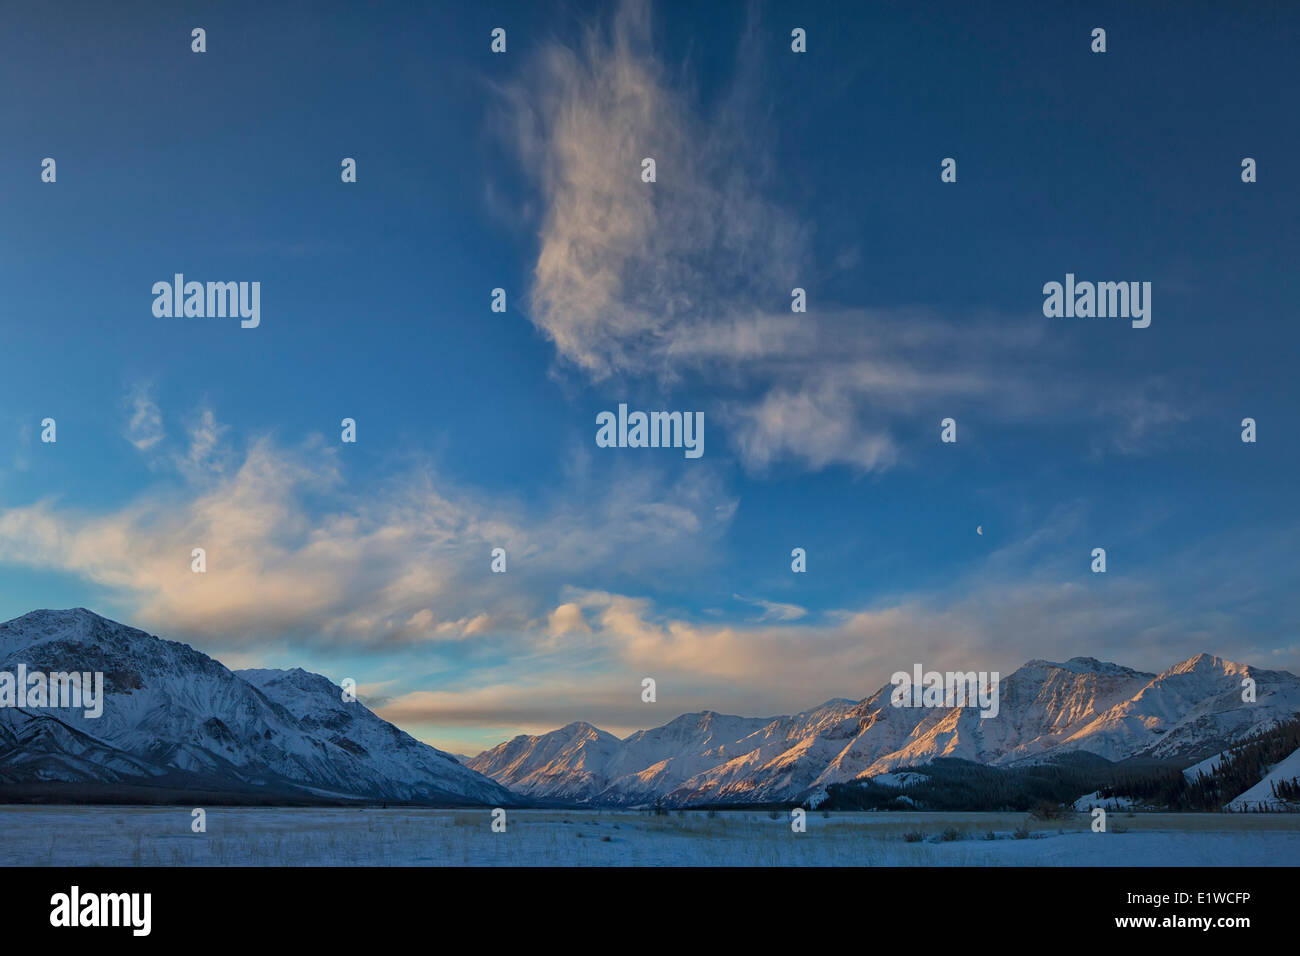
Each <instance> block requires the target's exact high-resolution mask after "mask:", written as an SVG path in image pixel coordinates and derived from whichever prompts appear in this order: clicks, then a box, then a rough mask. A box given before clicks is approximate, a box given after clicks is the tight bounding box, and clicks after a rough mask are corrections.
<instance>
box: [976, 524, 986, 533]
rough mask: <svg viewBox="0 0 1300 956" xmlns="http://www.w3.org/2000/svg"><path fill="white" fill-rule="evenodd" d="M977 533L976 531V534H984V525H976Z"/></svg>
mask: <svg viewBox="0 0 1300 956" xmlns="http://www.w3.org/2000/svg"><path fill="white" fill-rule="evenodd" d="M975 533H976V534H983V533H984V526H983V525H979V526H978V527H976V528H975Z"/></svg>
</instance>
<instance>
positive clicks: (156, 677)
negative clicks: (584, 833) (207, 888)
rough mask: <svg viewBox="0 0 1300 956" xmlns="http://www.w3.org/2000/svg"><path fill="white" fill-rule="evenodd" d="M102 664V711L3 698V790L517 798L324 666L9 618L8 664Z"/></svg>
mask: <svg viewBox="0 0 1300 956" xmlns="http://www.w3.org/2000/svg"><path fill="white" fill-rule="evenodd" d="M20 664H22V665H25V667H26V669H27V671H28V672H29V673H31V672H34V671H39V672H46V673H49V672H60V671H80V672H86V671H91V672H102V673H103V675H104V697H105V700H104V704H103V713H102V715H101V716H99V717H98V718H95V717H86V716H85V715H84V713H83V711H82V710H79V709H66V708H65V709H34V708H30V707H27V708H22V707H0V797H5V796H8V797H9V798H11V799H72V800H78V801H79V800H96V799H109V800H122V801H131V802H138V801H148V800H150V799H151V798H153V799H165V798H166V795H168V794H176V793H180V792H190V793H192V792H203V793H208V794H213V795H215V797H216V799H227V800H232V801H246V800H258V801H265V802H275V803H285V802H289V803H293V802H322V801H350V800H362V801H368V802H381V801H392V802H409V803H421V804H428V803H435V804H457V805H463V804H493V805H500V804H506V805H510V804H514V803H517V800H516V799H515V798H514V797H512V795H511V794H510V793H509V791H508V790H507V789H506V788H504V787H502V786H501V785H500V784H497V783H495V782H493V781H491V780H489V779H487V778H486V777H484V776H482V775H480V774H478V773H476V772H475V771H473V770H470V769H468V768H467V767H465V766H464V765H462V764H461V763H460V762H459V761H457V760H455V759H454V758H453V757H451V756H450V755H449V754H445V753H443V752H442V751H440V750H437V749H435V748H433V747H430V746H429V745H428V744H424V743H421V742H420V741H418V740H416V739H415V738H413V737H411V736H410V735H409V734H406V733H404V732H402V731H401V730H399V729H397V728H396V727H394V726H393V725H392V724H390V723H388V722H387V721H384V720H382V719H380V718H379V717H377V716H376V715H375V714H373V713H372V712H371V711H369V710H368V709H366V707H365V706H364V705H363V704H361V703H360V702H359V701H354V702H350V703H349V702H344V700H343V691H342V689H341V688H339V687H337V686H335V685H334V684H333V683H331V682H330V681H329V680H327V679H326V678H324V677H321V676H319V675H317V674H309V673H307V672H306V671H303V670H300V669H295V670H289V671H282V670H246V671H232V670H229V669H228V668H226V667H225V666H224V665H222V664H220V663H218V662H217V661H215V660H213V659H212V658H210V657H208V656H207V655H205V654H201V653H199V652H198V651H196V650H194V649H193V648H192V647H189V646H188V645H186V644H180V643H177V642H175V641H165V640H162V639H160V638H157V637H153V636H151V635H149V634H146V633H145V632H144V631H140V630H137V629H136V628H133V627H127V626H125V625H122V624H118V623H117V622H115V621H110V620H107V619H105V618H103V617H100V616H99V615H97V614H94V613H92V612H90V611H87V610H86V609H84V608H76V609H74V610H65V611H47V610H42V611H34V612H32V613H30V614H26V615H24V616H22V617H19V618H15V619H14V620H12V621H8V622H7V623H4V624H0V671H4V672H9V673H14V672H16V670H17V668H18V665H20Z"/></svg>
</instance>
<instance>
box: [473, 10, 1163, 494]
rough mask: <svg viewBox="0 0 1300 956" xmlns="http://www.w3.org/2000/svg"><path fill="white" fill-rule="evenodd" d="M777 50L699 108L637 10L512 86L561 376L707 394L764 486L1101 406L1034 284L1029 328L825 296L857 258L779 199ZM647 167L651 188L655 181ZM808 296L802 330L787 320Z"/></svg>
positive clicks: (754, 56)
mask: <svg viewBox="0 0 1300 956" xmlns="http://www.w3.org/2000/svg"><path fill="white" fill-rule="evenodd" d="M765 36H766V34H765V33H764V32H763V31H762V30H761V29H759V28H758V27H757V25H756V22H755V23H751V24H750V27H749V29H747V30H742V31H741V32H740V37H739V40H738V43H739V45H740V47H741V48H742V50H743V55H740V56H737V57H736V58H735V60H736V63H737V64H739V66H738V67H737V72H735V73H734V75H733V76H732V77H731V81H730V84H729V85H728V86H726V88H725V89H724V91H723V92H722V93H721V94H720V95H717V96H713V97H711V98H710V99H709V100H708V101H707V105H706V104H705V101H704V100H703V98H702V97H701V96H700V95H699V93H698V91H697V90H696V88H695V85H694V84H693V82H692V80H691V76H690V73H689V71H688V70H687V69H685V68H682V69H673V68H671V67H670V66H669V65H668V64H667V63H666V62H665V61H664V60H663V59H662V57H661V56H659V55H658V53H657V51H656V46H655V35H654V28H653V22H652V17H651V15H650V10H649V6H648V5H647V4H644V3H640V2H625V3H622V4H620V5H619V6H618V8H617V10H616V12H614V13H613V14H612V15H611V16H610V17H609V18H608V22H606V23H601V24H597V25H595V26H593V27H591V28H590V29H589V30H588V31H587V33H586V34H585V36H584V37H583V40H582V42H580V43H578V44H575V45H574V46H572V47H568V46H563V45H561V44H559V43H558V42H557V43H551V44H550V45H547V46H545V47H543V49H542V51H541V52H540V54H539V55H538V56H537V58H536V61H535V62H534V63H533V65H532V69H531V72H527V73H526V74H525V75H524V77H523V78H521V79H520V80H519V81H518V82H517V83H515V84H513V85H502V86H500V87H499V88H498V92H499V94H500V99H501V102H502V104H503V111H502V115H501V117H500V124H501V127H502V128H503V130H504V131H505V132H506V135H507V137H508V139H509V142H510V143H511V145H512V146H513V147H514V149H515V150H516V151H517V153H518V156H519V158H520V160H521V162H522V164H523V166H524V168H525V169H527V170H529V171H531V172H532V173H534V174H535V175H536V180H537V187H538V189H539V192H540V194H541V204H542V210H543V211H542V216H541V231H540V246H539V250H538V254H537V260H536V265H535V267H534V275H533V284H532V288H531V292H530V297H529V315H530V318H531V320H532V321H533V322H534V323H535V324H536V325H537V327H538V328H539V329H540V330H541V331H542V332H543V333H544V334H545V335H546V336H547V337H548V338H549V339H550V340H551V341H552V342H553V343H554V345H555V349H556V352H557V354H558V356H559V357H560V359H561V360H562V362H563V363H567V364H568V366H569V367H572V368H575V369H576V370H578V372H579V374H581V375H583V376H585V377H587V378H588V379H589V380H591V381H592V382H594V383H603V382H606V381H608V380H610V379H611V378H613V377H616V376H617V377H620V378H624V379H626V378H633V379H636V378H645V379H647V380H650V381H656V382H658V383H659V384H660V386H661V387H662V386H672V385H675V384H682V385H685V386H689V387H691V388H692V389H695V390H697V391H699V392H701V393H703V394H705V395H707V396H709V400H710V401H711V402H712V409H713V412H714V413H715V414H717V415H719V416H720V417H721V419H722V420H723V421H724V422H725V423H726V424H727V425H729V426H730V427H729V428H728V429H727V431H726V435H727V436H728V439H729V441H730V442H731V444H732V445H733V447H734V450H735V452H736V453H737V455H738V456H739V458H740V460H741V462H742V463H743V464H744V465H745V466H746V467H747V468H749V469H751V470H758V471H762V470H764V469H766V468H768V467H770V466H772V465H774V464H777V463H781V462H790V463H793V464H795V465H796V466H798V467H802V468H806V469H812V470H819V469H823V468H826V467H830V466H834V465H846V466H849V467H850V468H853V469H856V470H861V471H881V470H885V469H888V468H891V467H895V466H897V465H899V464H900V463H902V462H904V461H905V459H906V450H905V448H904V447H903V446H904V445H905V444H906V443H905V442H900V440H899V438H898V431H899V430H900V429H903V430H906V431H909V432H914V431H915V429H916V427H917V425H918V423H919V422H923V421H925V422H930V424H931V425H933V426H934V427H937V422H938V418H939V417H942V416H944V415H949V414H956V413H957V412H958V411H961V412H963V413H973V412H975V411H976V410H978V413H979V414H980V415H982V416H985V417H987V418H991V419H994V420H1000V421H1003V422H1013V423H1014V422H1026V421H1040V420H1044V419H1050V418H1052V417H1059V416H1061V415H1062V414H1063V413H1069V414H1070V415H1071V416H1075V417H1077V415H1078V414H1079V412H1078V410H1079V408H1080V407H1081V406H1084V405H1088V406H1092V405H1095V403H1094V402H1092V401H1091V400H1090V399H1091V397H1092V396H1093V395H1095V394H1097V391H1100V390H1102V389H1101V386H1099V383H1097V382H1096V381H1095V379H1094V380H1088V379H1087V378H1086V377H1084V376H1082V375H1081V374H1080V373H1079V371H1078V369H1077V368H1076V367H1075V364H1076V363H1075V362H1074V361H1072V358H1071V355H1070V352H1069V348H1068V346H1067V345H1066V344H1065V341H1066V339H1067V338H1068V336H1057V337H1056V338H1055V341H1053V340H1052V339H1051V338H1049V337H1048V336H1047V335H1046V334H1045V327H1044V325H1043V320H1042V317H1041V315H1035V314H1034V311H1035V309H1036V305H1037V297H1036V287H1034V286H1032V284H1030V285H1029V286H1027V288H1034V289H1035V296H1034V298H1033V300H1032V301H1033V303H1034V307H1033V308H1027V309H1026V310H1025V311H1024V312H1023V313H1021V314H1019V315H990V314H987V313H980V312H979V311H977V310H976V309H975V308H974V307H972V308H971V309H970V310H967V311H965V312H964V313H962V314H952V315H939V314H936V313H934V312H933V311H932V310H927V309H923V308H898V307H891V308H889V309H880V308H871V307H866V306H847V305H845V304H842V303H836V302H831V301H826V299H825V298H823V297H822V296H821V295H820V292H819V289H818V288H817V284H818V283H817V277H818V276H820V275H822V274H823V273H824V272H825V271H826V270H825V269H824V268H822V267H819V266H818V259H819V258H826V259H827V261H830V262H832V263H834V264H835V268H837V269H839V268H843V267H845V266H846V265H847V264H851V263H853V262H854V261H855V257H856V255H857V253H856V251H854V250H853V249H850V250H847V251H846V250H843V249H839V250H834V251H832V253H830V254H827V255H826V256H819V255H818V253H817V250H816V243H815V229H814V227H813V224H812V223H810V222H807V221H805V220H804V218H803V217H801V216H800V215H799V214H798V213H797V212H796V211H794V209H793V208H792V207H791V206H789V205H787V204H785V203H783V202H782V201H781V200H780V198H779V197H780V196H781V195H782V194H783V191H782V189H781V188H780V186H781V183H780V182H779V181H778V180H777V179H776V178H775V177H774V176H773V174H772V172H771V170H770V169H769V168H768V167H767V159H766V157H768V156H769V155H770V149H769V142H770V138H771V134H772V130H770V129H767V128H766V127H765V120H764V116H765V110H764V109H763V108H762V104H761V101H760V99H759V92H760V91H761V89H762V82H763V79H762V77H763V66H762V64H763V62H764V57H765V56H766V55H768V54H767V52H766V48H767V46H768V44H767V41H766V39H765ZM645 157H651V158H653V159H654V160H655V161H656V170H657V181H656V182H654V183H645V182H642V180H641V177H640V171H641V161H642V159H643V158H645ZM786 192H787V193H788V190H787V191H786ZM795 287H800V288H806V290H807V294H808V296H809V309H808V311H807V312H806V313H798V314H796V313H792V312H791V311H790V302H791V291H792V289H794V288H795ZM923 291H924V290H919V294H923ZM957 343H960V348H959V347H958V345H957ZM1135 387H1136V386H1134V385H1132V384H1131V383H1128V382H1125V381H1123V380H1120V381H1118V382H1113V383H1108V384H1107V385H1106V386H1105V391H1106V393H1107V394H1111V395H1114V396H1115V397H1116V402H1117V403H1118V404H1114V403H1112V404H1111V405H1108V406H1106V407H1103V408H1099V409H1097V410H1096V412H1095V415H1096V416H1097V417H1099V418H1100V419H1101V420H1102V421H1103V423H1104V425H1103V427H1110V422H1111V421H1112V420H1113V419H1115V418H1116V417H1119V416H1122V415H1126V414H1127V409H1128V407H1129V406H1128V405H1127V404H1126V402H1125V399H1124V396H1125V395H1127V394H1128V393H1129V391H1131V390H1133V389H1134V388H1135ZM1090 390H1095V391H1090ZM1154 411H1156V409H1155V408H1149V409H1148V412H1154ZM1148 417H1149V415H1148ZM1122 427H1123V428H1125V429H1127V430H1131V428H1132V427H1133V426H1132V425H1131V420H1130V419H1125V422H1124V423H1122ZM931 430H932V429H931ZM1135 440H1136V439H1135V437H1134V436H1133V435H1131V434H1127V437H1126V436H1123V435H1122V436H1121V437H1120V438H1119V439H1117V442H1116V444H1117V445H1118V446H1122V447H1132V446H1133V443H1134V441H1135Z"/></svg>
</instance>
